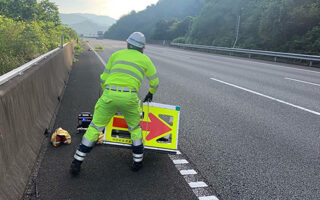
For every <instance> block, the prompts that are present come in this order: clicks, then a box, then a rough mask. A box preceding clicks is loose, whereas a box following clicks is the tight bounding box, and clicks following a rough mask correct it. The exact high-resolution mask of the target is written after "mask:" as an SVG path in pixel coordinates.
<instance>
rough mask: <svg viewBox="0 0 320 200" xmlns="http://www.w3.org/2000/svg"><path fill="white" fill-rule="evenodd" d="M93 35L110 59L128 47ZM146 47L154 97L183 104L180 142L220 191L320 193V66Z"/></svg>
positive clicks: (264, 195) (278, 195)
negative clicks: (156, 84)
mask: <svg viewBox="0 0 320 200" xmlns="http://www.w3.org/2000/svg"><path fill="white" fill-rule="evenodd" d="M90 43H91V44H92V45H96V44H103V45H104V46H105V49H106V51H105V52H100V53H99V55H101V57H102V58H103V59H104V60H105V62H106V61H107V59H108V57H109V56H110V54H111V53H112V52H114V51H115V50H118V49H121V48H124V47H125V43H122V42H118V41H109V40H98V41H97V40H90ZM145 53H146V54H147V55H148V56H150V58H151V59H152V61H153V62H154V64H155V65H156V66H157V68H158V71H159V78H160V88H159V91H158V93H157V95H155V98H154V101H156V102H161V103H167V104H173V105H180V106H181V108H182V110H181V114H182V115H181V124H180V138H179V139H180V149H181V150H182V152H183V153H184V154H185V155H186V156H187V157H188V158H189V160H190V161H191V162H192V163H193V164H194V165H195V166H196V167H197V169H198V170H199V171H200V173H201V174H202V175H203V176H204V177H205V178H206V179H207V182H208V183H209V184H210V185H211V186H212V187H213V188H214V189H215V190H216V192H217V194H218V195H219V198H220V199H320V186H319V185H320V184H319V183H320V181H319V180H320V175H319V171H320V167H319V161H320V159H319V153H320V152H319V151H320V145H319V142H320V138H319V136H320V128H319V124H320V123H319V122H320V116H319V115H318V113H320V101H319V99H320V87H319V86H318V84H320V70H319V69H310V68H306V67H298V66H289V65H286V64H277V63H269V62H264V61H256V60H248V59H243V58H235V57H228V56H220V55H213V54H207V53H199V52H192V51H185V50H180V49H173V48H167V47H160V46H154V45H148V46H147V49H146V51H145ZM211 78H212V79H211ZM302 81H303V82H302ZM310 83H311V84H310ZM146 92H147V84H146V83H144V85H143V88H142V90H141V91H140V94H139V95H140V96H141V97H143V96H144V95H145V94H146Z"/></svg>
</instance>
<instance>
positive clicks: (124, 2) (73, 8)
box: [49, 0, 159, 19]
mask: <svg viewBox="0 0 320 200" xmlns="http://www.w3.org/2000/svg"><path fill="white" fill-rule="evenodd" d="M49 1H51V2H54V3H55V4H56V5H57V6H58V7H59V11H60V13H90V14H96V15H106V16H109V17H112V18H114V19H119V18H120V17H121V16H122V15H125V14H128V13H130V12H131V11H132V10H135V11H140V10H143V9H145V8H146V7H147V6H148V5H151V4H155V3H157V2H158V1H159V0H49Z"/></svg>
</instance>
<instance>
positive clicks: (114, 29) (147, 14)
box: [105, 0, 204, 39]
mask: <svg viewBox="0 0 320 200" xmlns="http://www.w3.org/2000/svg"><path fill="white" fill-rule="evenodd" d="M203 2H204V0H159V2H158V3H157V4H156V5H151V6H148V7H147V8H146V9H145V10H143V11H140V12H138V13H136V12H134V11H132V12H131V13H130V14H129V15H126V16H123V17H121V18H120V19H119V20H118V21H117V23H116V24H114V25H112V26H111V27H110V29H109V30H108V31H107V32H106V33H105V37H106V38H111V39H125V38H127V37H128V35H129V34H130V33H132V32H133V31H141V32H143V33H144V34H145V35H146V36H147V38H149V39H150V38H155V37H154V36H153V33H154V32H153V31H154V29H155V27H156V24H157V23H162V24H165V25H167V26H166V27H165V28H169V25H172V24H173V23H175V22H178V20H183V18H184V17H186V16H197V15H198V14H199V13H200V11H201V8H202V4H203Z"/></svg>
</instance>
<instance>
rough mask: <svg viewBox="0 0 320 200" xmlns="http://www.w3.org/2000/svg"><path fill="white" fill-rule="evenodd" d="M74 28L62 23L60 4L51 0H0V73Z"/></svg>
mask: <svg viewBox="0 0 320 200" xmlns="http://www.w3.org/2000/svg"><path fill="white" fill-rule="evenodd" d="M61 35H64V38H65V41H71V40H73V39H76V38H77V37H78V36H77V34H76V32H75V31H73V30H72V29H71V28H68V27H66V26H64V25H61V21H60V16H59V10H58V7H57V6H56V5H55V4H54V3H51V2H49V1H48V0H43V1H40V2H39V3H38V2H37V0H0V75H1V74H4V73H6V72H8V71H10V70H12V69H14V68H16V67H18V66H20V65H22V64H24V63H26V62H28V61H30V60H32V59H33V58H35V57H37V56H39V55H41V54H43V53H45V52H48V51H50V50H52V49H54V48H56V47H58V46H59V44H60V36H61Z"/></svg>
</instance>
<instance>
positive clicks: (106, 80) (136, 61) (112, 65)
mask: <svg viewBox="0 0 320 200" xmlns="http://www.w3.org/2000/svg"><path fill="white" fill-rule="evenodd" d="M144 76H146V77H147V79H148V80H149V86H150V89H149V91H150V92H151V93H152V94H154V93H155V92H156V91H157V89H158V86H159V79H158V76H157V70H156V68H155V66H154V65H153V63H152V61H151V60H150V58H149V57H148V56H146V55H145V54H143V53H141V52H139V51H137V50H133V49H123V50H120V51H117V52H115V53H113V54H112V55H111V57H110V58H109V60H108V64H107V66H106V68H105V70H104V72H103V73H102V74H101V75H100V78H101V87H102V89H103V90H104V88H105V86H106V85H116V86H123V87H128V88H131V89H135V90H136V91H139V88H140V86H141V83H142V81H143V78H144Z"/></svg>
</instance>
